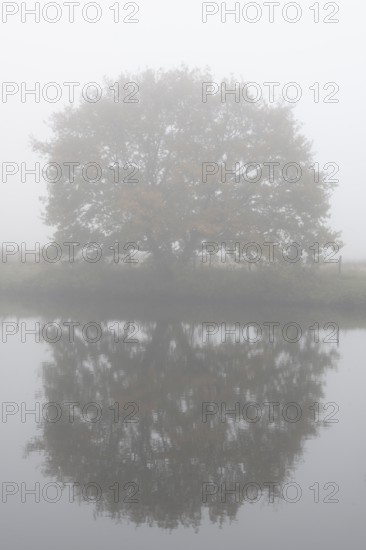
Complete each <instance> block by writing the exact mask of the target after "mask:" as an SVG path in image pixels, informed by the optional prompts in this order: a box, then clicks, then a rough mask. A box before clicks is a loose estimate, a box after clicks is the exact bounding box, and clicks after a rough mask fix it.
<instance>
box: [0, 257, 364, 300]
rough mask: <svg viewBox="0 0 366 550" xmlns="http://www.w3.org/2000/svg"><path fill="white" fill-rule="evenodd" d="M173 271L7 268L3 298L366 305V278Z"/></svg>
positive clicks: (0, 277)
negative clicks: (98, 297)
mask: <svg viewBox="0 0 366 550" xmlns="http://www.w3.org/2000/svg"><path fill="white" fill-rule="evenodd" d="M291 268H292V269H268V270H263V271H252V272H248V271H247V270H244V269H222V268H221V269H220V268H210V267H209V266H204V267H200V268H198V269H195V270H193V269H190V268H184V269H182V268H180V269H175V270H174V271H173V272H172V273H171V274H170V275H169V276H168V274H165V273H163V272H159V271H157V270H154V269H152V268H150V269H148V268H145V267H142V266H135V265H132V266H106V265H95V264H90V265H81V266H80V265H67V266H60V265H46V264H43V265H41V264H38V265H37V264H36V265H31V264H18V263H9V264H3V265H2V266H1V269H0V293H1V295H2V296H3V297H4V296H8V297H12V296H16V297H18V298H22V297H39V298H40V297H44V298H50V299H51V298H60V299H62V300H68V299H70V300H72V299H74V298H75V297H78V298H81V297H84V298H85V299H93V300H94V299H95V298H96V297H97V296H100V297H102V298H103V299H108V298H111V299H115V298H116V297H118V298H121V299H122V298H123V299H124V300H127V301H128V300H131V301H134V302H135V301H137V300H141V301H161V300H163V301H181V300H185V301H192V302H194V303H197V302H202V303H206V304H209V303H210V302H212V301H215V302H216V303H220V302H221V303H227V302H235V303H237V302H239V303H243V304H257V305H258V304H282V305H287V304H288V305H294V304H302V305H305V304H306V305H309V306H314V305H317V306H319V305H324V306H327V307H342V308H343V307H347V308H360V307H361V308H363V307H364V306H366V273H365V272H364V271H363V270H362V269H359V268H352V269H347V268H345V269H344V270H343V273H342V274H341V275H339V274H338V272H337V270H335V269H334V270H324V269H323V270H313V269H299V267H298V266H291Z"/></svg>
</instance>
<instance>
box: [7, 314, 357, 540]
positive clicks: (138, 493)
mask: <svg viewBox="0 0 366 550" xmlns="http://www.w3.org/2000/svg"><path fill="white" fill-rule="evenodd" d="M87 309H88V308H87V307H86V306H85V305H84V306H81V307H79V308H78V309H77V310H76V309H75V311H72V312H66V313H65V311H62V315H61V313H57V312H56V313H55V311H49V312H47V313H44V312H43V313H42V314H41V313H39V312H38V313H37V311H36V310H32V311H31V312H30V311H24V310H20V309H19V307H15V306H14V308H13V309H12V307H8V308H7V309H6V311H4V312H3V315H2V319H1V321H2V337H3V338H2V339H3V342H2V343H1V344H0V355H1V386H0V393H1V401H2V424H1V442H2V468H1V482H2V502H1V516H0V517H1V533H2V538H3V539H4V548H7V549H13V548H14V549H15V548H22V547H26V548H31V549H33V548H34V549H36V548H37V550H41V549H46V548H50V547H51V548H53V549H55V550H58V549H60V550H61V549H64V548H66V547H67V548H78V547H85V548H91V549H97V548H100V547H103V545H105V544H106V542H108V546H109V547H111V548H112V547H113V548H127V547H129V546H132V545H133V547H134V548H139V549H140V548H141V549H145V548H148V547H149V546H150V545H151V544H156V547H159V548H172V546H173V547H174V548H176V549H178V548H179V549H180V548H182V549H183V548H184V549H186V548H187V547H188V546H189V547H190V548H203V547H210V548H214V549H216V548H217V549H219V548H223V547H224V545H225V546H229V545H230V544H232V547H234V548H251V547H256V548H264V547H265V546H264V545H265V544H268V547H269V548H271V549H272V550H276V549H281V550H287V549H290V548H291V549H292V548H297V549H298V550H305V549H308V548H310V547H312V548H332V550H338V549H342V550H343V549H344V548H345V547H346V546H349V541H350V538H351V536H352V550H358V549H360V550H361V549H363V548H364V544H365V540H366V537H365V535H366V527H365V525H366V522H365V504H364V494H365V491H366V444H365V436H364V433H365V421H364V414H363V412H364V411H363V407H364V392H365V387H366V386H365V384H366V375H365V369H364V361H365V359H364V342H365V335H366V326H365V327H364V326H363V324H362V321H356V320H349V319H344V318H342V319H337V315H333V316H332V317H330V316H329V315H328V316H326V315H322V316H321V318H319V315H317V314H316V313H315V312H312V311H307V312H304V313H302V312H299V311H287V312H286V311H285V312H284V311H282V312H281V313H279V312H278V311H277V312H274V311H270V312H265V311H264V312H259V311H255V312H250V313H249V312H247V311H246V312H244V313H243V311H241V312H240V311H239V312H238V311H230V310H229V311H225V313H222V314H220V312H219V313H218V312H216V313H214V314H213V313H212V311H211V312H208V311H207V312H202V311H199V310H198V312H197V311H194V312H193V311H189V309H188V310H186V311H185V312H184V313H183V312H182V313H181V314H178V313H177V312H174V314H173V313H172V312H170V313H166V312H164V313H162V312H159V313H154V312H152V313H151V312H150V313H149V314H146V315H144V314H143V313H142V312H141V308H140V309H137V308H136V310H134V309H133V308H130V310H129V311H125V308H124V307H122V306H121V307H120V308H116V310H118V311H119V313H117V312H116V311H113V312H112V311H111V312H110V314H109V312H108V311H107V312H100V313H99V314H98V313H97V311H95V310H94V311H93V312H91V311H90V312H88V311H87ZM65 321H66V322H67V321H69V322H70V321H73V322H75V323H80V325H78V326H76V325H75V327H76V328H75V334H74V336H73V335H72V334H71V337H70V333H71V331H70V332H69V329H68V328H67V327H69V326H70V325H65ZM330 321H332V323H333V325H331V326H327V327H326V328H324V325H326V323H327V322H330ZM90 322H94V323H96V324H94V325H89V327H88V328H86V325H87V323H90ZM268 322H276V323H279V326H277V325H276V326H274V328H273V331H274V332H273V338H270V329H269V328H268V325H265V324H264V323H268ZM295 322H296V323H297V326H299V327H300V328H301V338H299V333H296V330H297V329H295V328H294V325H291V326H288V327H287V329H284V327H285V326H286V324H287V323H295ZM11 323H12V324H11ZM36 323H39V326H37V324H36ZM49 323H52V325H51V324H49ZM203 323H210V324H204V325H203ZM222 323H226V325H224V326H223V325H222ZM235 323H240V325H239V326H237V327H236V328H237V332H236V333H232V334H231V335H230V334H227V335H226V341H225V331H224V329H225V328H226V330H231V331H233V330H234V329H235ZM254 323H256V325H255V324H254ZM316 323H319V330H318V325H316ZM334 323H336V324H338V325H339V327H340V331H339V334H338V333H337V334H336V335H335V333H334V330H335V325H334ZM98 326H100V329H101V332H100V333H98ZM14 327H17V329H18V331H17V332H16V333H15V334H11V332H12V330H13V329H14ZM56 327H60V328H61V332H57V328H56ZM258 327H260V331H261V332H260V331H259V329H258ZM32 328H33V329H36V331H37V334H39V335H40V342H37V341H36V339H37V337H38V336H36V335H34V334H27V333H26V330H29V329H32ZM81 329H84V334H83V332H82V330H81ZM42 330H43V333H42ZM284 330H285V331H284ZM286 330H287V332H286ZM14 331H15V329H14ZM238 331H239V332H238ZM283 331H284V332H283ZM6 333H8V336H6ZM284 334H285V336H284ZM94 337H95V340H98V341H96V342H95V343H93V342H91V340H92V339H94ZM5 339H7V341H6V343H5V342H4V340H5ZM52 339H54V340H55V341H54V342H50V340H52ZM236 339H237V340H239V341H235V340H236ZM22 340H23V341H22ZM47 340H48V341H47ZM56 340H57V341H56ZM70 340H71V341H70ZM88 340H89V341H88ZM271 340H273V341H271ZM290 340H294V341H290ZM295 340H296V341H295ZM318 340H319V341H318ZM337 340H338V342H337ZM72 404H73V405H72ZM31 409H33V410H34V411H35V413H34V414H26V413H27V410H28V411H29V410H31ZM225 411H226V413H230V411H232V412H231V414H225ZM37 484H39V485H37ZM225 489H226V491H227V492H226V493H225ZM32 491H33V492H32ZM228 491H231V493H230V492H228ZM208 545H209V546H208Z"/></svg>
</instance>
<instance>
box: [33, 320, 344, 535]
mask: <svg viewBox="0 0 366 550" xmlns="http://www.w3.org/2000/svg"><path fill="white" fill-rule="evenodd" d="M139 326H140V327H141V329H142V331H143V332H144V333H145V334H146V335H147V337H146V339H145V338H144V339H143V341H140V343H138V344H133V345H131V344H123V343H118V344H117V343H115V342H114V338H113V335H112V334H111V333H108V334H107V333H105V334H104V335H103V338H102V339H101V340H100V342H99V343H97V344H87V343H85V342H84V341H83V340H82V338H81V337H80V338H76V339H75V342H74V343H72V344H70V343H69V342H66V341H60V342H59V343H57V344H54V345H53V346H52V347H53V354H54V360H53V362H52V363H49V364H45V365H44V367H43V381H44V391H45V398H46V400H47V401H48V402H52V401H53V402H57V403H63V402H79V403H83V404H85V403H89V402H97V403H99V404H100V405H101V406H102V407H103V412H104V411H106V410H107V409H108V407H110V406H111V405H112V404H113V403H114V402H119V403H121V409H122V407H123V405H124V404H126V403H127V402H136V403H138V405H139V413H138V417H139V422H138V423H132V424H127V423H122V422H120V423H113V422H112V413H111V412H109V414H104V415H103V419H102V420H101V421H100V422H97V423H95V424H91V423H87V422H84V421H75V422H74V423H70V422H68V419H65V420H64V421H62V422H58V423H55V424H52V423H48V422H44V423H43V425H42V427H41V429H42V435H41V436H40V437H39V438H36V439H35V440H34V441H33V442H32V443H31V444H30V445H29V446H28V450H29V451H34V450H40V451H43V452H44V454H45V457H46V466H45V474H46V475H50V476H54V477H55V478H57V479H59V480H64V481H65V480H67V479H71V480H72V481H77V482H79V483H81V484H86V483H89V482H91V481H94V482H98V483H99V484H100V485H101V486H102V487H104V488H107V487H109V486H111V485H113V484H114V483H115V482H116V481H118V482H119V483H120V484H121V485H123V484H124V483H126V482H129V481H134V482H136V483H138V484H139V486H140V494H139V503H138V504H126V503H123V502H119V503H115V502H114V500H113V495H112V493H111V492H108V491H107V490H106V492H105V496H108V499H106V498H104V497H103V500H101V501H100V502H98V504H97V511H98V512H99V513H107V514H108V515H109V516H111V517H113V518H115V519H119V518H122V517H128V518H129V519H130V520H131V521H133V522H135V523H136V524H141V523H150V524H152V523H155V522H156V523H157V524H158V525H159V526H161V527H165V528H174V527H176V526H177V525H178V524H179V523H182V524H184V525H194V526H196V527H197V526H198V525H199V524H200V521H201V515H202V511H203V507H204V506H208V509H209V513H210V517H211V519H212V520H216V521H223V520H224V518H225V517H231V518H233V517H234V516H235V514H236V512H237V509H238V507H239V506H240V505H239V504H236V503H235V502H234V500H233V499H230V498H229V499H228V502H227V503H226V504H223V503H221V502H220V500H219V499H218V500H211V501H210V500H209V501H208V503H207V504H203V503H202V496H201V487H202V483H203V482H206V481H213V482H214V483H218V484H220V483H226V484H227V485H228V486H229V485H231V484H232V483H234V482H240V483H241V484H245V483H247V482H251V481H255V482H257V483H263V482H265V481H267V482H268V481H276V482H278V483H283V482H285V481H286V479H287V477H288V475H289V473H290V472H291V470H292V469H293V467H294V466H295V465H296V462H297V460H298V459H299V458H300V456H301V452H302V446H303V443H304V441H305V440H306V439H307V438H309V437H311V436H315V435H316V433H317V430H318V427H317V426H318V425H317V424H315V423H314V421H313V420H312V418H311V415H305V414H304V415H303V418H302V419H301V420H300V421H299V422H297V423H288V422H284V421H283V420H282V421H277V422H275V423H274V424H268V422H267V421H266V420H263V421H261V422H258V423H256V424H249V423H245V424H243V423H238V422H237V423H233V422H226V423H222V422H220V420H219V419H217V421H216V420H215V421H213V422H208V423H203V422H202V421H201V413H202V402H205V401H206V402H207V401H216V402H224V401H226V402H227V403H228V408H230V405H231V404H233V403H235V402H236V401H241V402H242V403H245V402H249V401H254V402H257V403H260V404H262V403H265V402H280V403H281V404H286V403H289V402H296V403H298V404H300V405H301V407H302V408H303V410H304V411H305V410H306V409H308V407H309V405H310V404H311V403H312V402H313V401H320V400H321V398H322V396H323V390H322V378H323V375H324V373H325V370H326V369H327V368H330V367H332V366H333V365H334V363H335V361H336V359H337V352H336V351H335V350H334V349H333V348H327V349H325V348H324V347H323V346H322V345H320V344H315V343H314V342H313V340H312V338H311V335H310V334H309V335H306V336H304V337H303V338H302V340H301V341H300V342H299V343H298V344H289V343H286V342H284V341H283V339H277V340H276V341H275V342H274V344H269V343H267V342H265V341H264V340H263V342H261V343H257V344H249V343H241V344H234V343H230V342H228V343H225V344H220V345H213V344H212V345H206V344H205V345H202V342H201V341H200V340H199V339H198V338H197V327H195V326H194V325H189V324H185V323H182V322H175V321H174V322H170V321H160V322H158V323H157V324H153V323H151V324H142V323H140V324H139ZM63 418H65V417H63ZM109 496H110V498H109Z"/></svg>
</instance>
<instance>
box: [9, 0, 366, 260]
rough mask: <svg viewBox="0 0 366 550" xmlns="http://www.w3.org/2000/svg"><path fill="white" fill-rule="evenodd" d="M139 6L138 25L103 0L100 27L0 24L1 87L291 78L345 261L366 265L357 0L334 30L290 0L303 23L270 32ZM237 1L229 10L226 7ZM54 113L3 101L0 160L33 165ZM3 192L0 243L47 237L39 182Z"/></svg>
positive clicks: (145, 3)
mask: <svg viewBox="0 0 366 550" xmlns="http://www.w3.org/2000/svg"><path fill="white" fill-rule="evenodd" d="M45 3H46V2H41V4H45ZM84 3H85V2H81V4H84ZM137 3H138V4H139V5H140V13H139V14H138V17H139V19H140V23H138V24H123V23H119V24H115V23H113V15H112V12H111V11H109V10H108V6H110V5H112V4H113V2H112V1H111V2H108V1H106V0H103V2H100V4H101V5H103V17H102V19H101V21H100V22H98V23H96V24H88V23H86V22H83V21H82V20H81V18H80V16H79V15H77V22H76V23H74V24H70V23H68V22H65V23H63V22H58V23H56V24H49V23H44V22H43V23H39V24H36V23H33V22H31V20H30V21H29V22H27V23H21V22H20V17H19V16H15V17H12V18H10V20H9V22H8V23H6V24H4V23H0V24H1V27H2V28H1V33H0V45H1V52H2V55H1V75H2V78H1V81H2V82H12V81H14V82H17V83H20V82H23V81H24V82H27V84H28V85H29V87H32V85H33V84H34V83H35V82H37V81H38V82H40V83H41V85H43V84H45V83H47V82H50V81H55V82H59V83H60V84H62V82H64V81H78V82H81V83H82V84H84V83H86V82H89V81H95V82H99V83H100V84H103V77H104V76H110V77H113V78H117V77H118V75H119V73H120V72H121V71H122V70H138V69H144V68H150V67H152V68H160V67H162V68H165V69H168V68H172V67H176V66H178V65H180V64H181V63H185V64H187V65H188V66H190V67H194V66H198V67H204V66H209V67H211V69H212V70H213V72H214V74H215V75H217V81H220V78H221V77H223V76H229V75H230V74H234V75H235V76H237V77H238V80H239V79H244V80H246V81H256V82H258V83H263V82H266V81H279V82H281V84H286V83H288V82H291V81H296V82H298V83H299V84H300V85H301V87H302V89H303V92H304V93H303V99H302V100H301V101H300V102H299V103H298V104H297V106H296V108H295V113H296V115H297V117H298V118H299V119H300V120H301V121H302V122H303V123H304V129H303V130H304V133H305V134H306V136H307V137H309V138H311V139H313V141H314V150H315V152H316V155H315V157H316V160H317V161H318V162H319V163H320V164H325V163H326V162H336V163H337V164H338V165H339V166H340V174H339V177H340V185H339V188H338V189H337V191H336V192H335V194H334V197H333V200H332V218H331V225H332V226H333V227H334V228H335V229H342V230H343V239H344V241H345V243H346V247H345V249H344V252H343V255H344V257H345V258H349V259H351V258H366V246H365V245H364V240H363V239H364V235H366V215H365V204H366V189H365V184H364V176H363V162H364V157H365V154H364V150H363V149H364V147H363V142H364V128H365V123H366V116H365V111H364V109H363V105H364V86H365V81H366V77H365V74H364V53H363V52H364V46H363V42H364V35H365V28H364V27H365V15H366V6H365V4H364V2H362V1H361V0H358V1H356V0H347V1H345V0H343V1H341V2H338V4H339V5H340V13H339V14H338V17H339V19H340V22H339V23H338V24H324V23H319V24H315V23H314V22H313V21H312V17H313V12H310V10H309V9H308V8H309V6H311V5H313V4H314V2H313V1H304V0H300V1H299V2H298V3H299V4H300V5H301V6H302V8H303V10H304V16H303V19H302V20H301V21H300V22H298V23H296V24H288V23H285V22H283V21H282V18H281V17H280V16H279V15H278V16H277V17H276V21H275V22H274V23H273V24H270V23H267V22H266V20H267V19H266V18H267V16H264V15H263V20H262V21H260V22H258V23H255V24H250V23H246V22H244V21H242V22H240V23H235V22H234V20H233V17H229V18H228V22H227V23H225V24H223V23H221V22H220V18H219V16H215V17H212V18H209V21H208V23H207V24H203V23H202V21H201V9H202V7H201V6H202V4H201V2H200V1H198V0H184V1H177V0H170V1H168V0H141V1H138V2H137ZM258 3H259V4H261V5H263V2H258ZM325 3H326V2H323V3H322V2H320V4H321V5H324V4H325ZM33 4H34V2H29V1H28V2H27V5H29V6H32V5H33ZM61 4H62V3H61ZM233 4H234V2H227V5H228V7H229V6H233ZM242 4H243V5H244V4H245V2H243V3H242ZM284 4H286V2H281V5H284ZM121 5H123V2H121ZM65 13H66V12H65ZM76 13H77V14H79V12H76ZM264 13H266V12H264ZM321 14H322V17H323V16H324V15H325V13H322V12H321ZM314 82H320V83H321V85H323V84H326V83H327V82H337V83H338V84H339V86H340V93H339V94H338V96H337V97H338V98H339V103H337V104H324V103H318V104H315V103H314V101H313V95H312V92H311V91H310V90H309V86H311V85H312V84H314ZM329 91H331V90H329ZM65 100H66V96H65ZM62 105H63V103H58V104H49V103H46V102H44V101H42V102H41V103H39V104H37V103H35V102H34V100H33V99H32V98H29V99H28V101H27V102H26V103H25V104H23V103H21V102H20V96H19V94H18V95H17V96H14V97H12V98H9V99H8V101H7V103H0V116H1V125H0V142H1V162H2V163H3V162H11V161H14V162H18V163H21V162H22V161H23V162H27V163H29V165H32V163H34V162H35V161H36V160H39V159H37V157H36V156H35V155H34V154H33V153H32V151H31V150H30V147H29V137H30V135H31V134H33V135H34V136H36V137H37V138H42V139H43V138H45V137H47V135H48V132H49V131H48V128H47V126H46V124H45V122H46V121H47V118H48V116H49V115H50V114H51V113H52V112H54V111H55V110H59V109H61V108H62ZM70 160H75V159H70ZM89 160H90V159H89ZM203 160H207V159H203ZM0 185H1V187H2V189H1V200H0V230H1V241H2V242H4V241H18V242H19V241H27V242H29V243H32V242H35V241H37V240H38V241H41V242H44V241H48V238H47V237H50V236H51V234H52V231H51V230H50V228H48V227H45V226H43V224H42V221H41V220H40V210H41V204H40V202H39V199H38V197H39V196H40V195H42V194H43V193H44V189H45V186H44V184H36V183H33V181H32V180H30V181H28V182H26V183H21V181H20V177H13V178H10V180H9V182H8V183H0Z"/></svg>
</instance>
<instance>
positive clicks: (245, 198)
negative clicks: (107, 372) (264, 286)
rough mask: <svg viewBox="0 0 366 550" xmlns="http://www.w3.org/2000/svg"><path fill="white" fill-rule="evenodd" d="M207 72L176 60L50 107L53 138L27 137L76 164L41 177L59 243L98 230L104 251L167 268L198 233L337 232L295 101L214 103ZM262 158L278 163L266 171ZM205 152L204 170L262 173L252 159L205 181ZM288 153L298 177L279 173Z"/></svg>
mask: <svg viewBox="0 0 366 550" xmlns="http://www.w3.org/2000/svg"><path fill="white" fill-rule="evenodd" d="M213 80H214V78H213V76H212V75H211V74H210V73H209V72H208V71H203V70H198V69H197V70H189V69H187V68H184V67H183V68H179V69H176V70H170V71H167V72H163V71H158V72H154V71H152V70H146V71H144V72H141V73H138V74H122V75H121V76H120V79H119V85H118V86H119V89H120V90H121V91H122V92H123V93H124V94H125V97H122V94H121V95H120V100H119V102H116V95H115V92H113V91H112V90H111V89H110V87H112V88H114V90H116V89H117V86H116V85H113V82H109V83H107V84H106V93H105V94H104V95H103V97H102V99H101V100H99V101H97V102H95V103H88V102H82V103H81V104H80V105H78V106H77V107H76V108H75V107H68V108H66V109H65V110H63V111H62V112H59V113H56V114H54V115H53V118H52V123H51V125H52V129H53V137H52V139H51V140H50V141H49V142H45V143H40V142H34V148H35V150H37V151H38V152H40V153H42V154H43V155H44V156H45V158H46V159H47V161H49V162H54V163H58V164H59V165H60V166H61V167H63V168H64V163H70V162H78V163H80V166H77V167H75V168H74V174H75V177H74V180H73V181H71V180H72V179H73V178H70V177H69V172H68V170H67V169H66V168H65V169H63V170H62V176H61V178H60V179H59V181H57V182H55V183H49V184H48V195H47V198H46V209H45V221H46V222H47V223H48V224H49V225H51V226H54V227H55V228H56V233H55V239H56V240H57V241H58V242H66V241H79V242H83V243H87V242H90V241H96V242H98V243H103V244H104V246H105V247H106V250H107V248H108V247H109V246H111V244H113V243H114V242H119V243H126V242H135V243H137V244H138V245H139V247H140V249H141V250H146V251H148V252H150V257H151V258H152V259H153V260H154V261H155V263H156V264H158V265H160V266H161V267H162V268H163V269H167V268H168V266H171V265H173V264H174V263H176V262H187V260H188V259H189V258H191V257H192V255H194V254H195V252H196V251H198V250H200V249H201V246H202V242H203V241H218V242H219V243H221V242H227V243H234V242H238V241H239V242H251V241H252V242H258V243H263V242H266V241H269V242H276V243H279V244H280V245H285V244H288V243H291V242H299V243H300V244H301V243H306V245H311V244H312V243H313V242H316V241H317V242H319V243H320V245H321V246H322V245H325V244H326V243H328V242H330V241H334V240H335V239H336V238H337V234H335V233H334V232H332V231H331V230H330V229H329V227H328V226H327V218H328V211H329V197H330V193H331V191H332V189H333V187H334V185H333V184H331V183H328V182H327V180H326V178H324V177H323V176H322V174H320V177H319V178H318V180H319V182H318V183H316V182H315V179H316V178H314V172H313V170H312V169H311V168H310V166H311V165H312V164H313V163H314V159H313V154H312V150H311V143H309V141H308V140H307V139H306V138H305V137H304V136H303V135H302V134H301V132H300V126H299V124H298V122H297V121H296V120H295V118H294V116H293V112H292V109H291V108H290V107H289V106H288V105H282V104H280V103H277V104H272V105H269V104H266V103H265V102H263V101H259V102H248V101H244V99H242V100H241V101H240V102H236V101H235V98H234V97H233V96H228V97H227V100H226V101H224V102H223V101H222V100H221V95H220V94H216V95H214V96H210V97H209V98H208V100H207V102H203V101H202V85H203V83H205V82H212V81H213ZM129 82H135V83H137V84H138V88H139V89H138V91H136V90H137V86H135V88H136V90H134V86H131V85H130V86H128V87H126V86H125V85H126V83H129ZM226 82H227V87H228V89H231V88H233V87H234V85H235V82H234V80H233V79H229V80H227V81H226ZM124 87H125V89H126V91H124ZM132 92H133V93H132ZM127 96H128V98H129V101H137V102H135V103H128V102H126V97H127ZM127 100H128V99H127ZM89 162H93V163H98V164H99V165H100V166H101V167H102V175H101V176H100V175H99V176H98V175H96V174H97V173H96V171H95V172H94V171H93V167H91V168H90V169H89V172H88V174H89V175H88V177H87V178H86V177H85V174H84V177H83V172H82V167H83V165H85V164H86V163H89ZM268 162H277V163H279V164H280V166H278V167H276V168H275V169H274V178H271V177H270V169H269V168H268V166H265V164H264V163H268ZM203 163H214V164H212V165H210V166H211V168H210V169H211V170H212V171H217V170H215V165H216V166H220V167H221V166H224V167H226V168H227V170H232V169H233V168H234V167H235V166H236V168H237V169H239V168H238V167H240V168H242V167H244V166H245V165H247V164H248V163H257V164H259V165H260V167H261V169H262V177H260V179H259V180H258V181H254V180H255V179H256V178H255V177H254V176H255V175H256V173H257V172H256V170H255V169H254V168H252V172H251V173H249V172H248V173H247V175H246V178H245V179H244V178H243V177H240V178H239V181H238V178H237V176H236V175H234V174H231V175H230V174H228V175H227V177H226V181H222V180H223V179H224V178H222V177H221V172H220V170H219V171H217V172H218V173H217V174H214V175H212V176H208V177H207V178H206V179H207V181H205V178H204V177H203V170H202V164H203ZM287 163H297V164H298V165H300V166H301V168H302V176H301V178H300V179H299V180H298V181H293V182H290V181H286V179H287V180H288V179H289V178H286V179H284V177H283V175H282V168H283V167H284V166H285V165H286V164H287ZM117 167H118V168H117ZM133 172H135V174H133ZM128 174H130V175H128ZM288 174H289V175H290V176H294V173H291V170H290V171H289V172H288ZM94 175H96V178H95V179H96V181H95V182H91V181H90V179H91V178H92V177H93V176H94ZM257 175H258V174H257ZM116 179H117V181H116ZM250 179H251V180H252V181H248V180H250ZM257 179H258V178H257ZM122 180H124V181H122ZM110 253H112V252H110Z"/></svg>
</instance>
